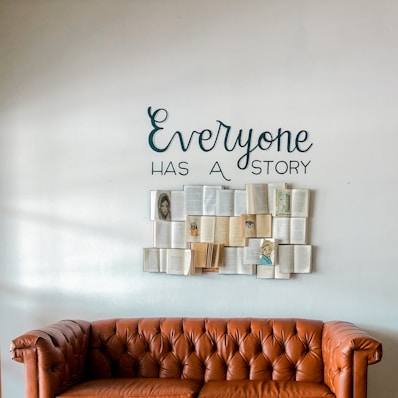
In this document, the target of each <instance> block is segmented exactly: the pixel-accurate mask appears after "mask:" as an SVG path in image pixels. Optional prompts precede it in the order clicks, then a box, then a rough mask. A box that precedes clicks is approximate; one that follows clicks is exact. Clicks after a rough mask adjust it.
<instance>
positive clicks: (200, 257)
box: [190, 242, 209, 268]
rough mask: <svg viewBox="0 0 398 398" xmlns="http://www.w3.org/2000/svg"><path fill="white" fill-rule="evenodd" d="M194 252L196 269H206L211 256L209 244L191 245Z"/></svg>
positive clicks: (194, 243)
mask: <svg viewBox="0 0 398 398" xmlns="http://www.w3.org/2000/svg"><path fill="white" fill-rule="evenodd" d="M190 249H191V251H192V253H191V256H192V265H193V267H195V268H206V267H207V260H208V255H209V243H201V242H193V243H191V244H190Z"/></svg>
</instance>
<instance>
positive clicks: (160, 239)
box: [153, 221, 187, 249]
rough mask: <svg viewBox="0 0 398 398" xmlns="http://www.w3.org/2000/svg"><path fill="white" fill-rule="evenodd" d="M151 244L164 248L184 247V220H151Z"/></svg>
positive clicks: (185, 245)
mask: <svg viewBox="0 0 398 398" xmlns="http://www.w3.org/2000/svg"><path fill="white" fill-rule="evenodd" d="M153 245H154V247H158V248H164V249H167V248H179V249H184V248H186V247H187V244H186V241H185V222H183V221H153Z"/></svg>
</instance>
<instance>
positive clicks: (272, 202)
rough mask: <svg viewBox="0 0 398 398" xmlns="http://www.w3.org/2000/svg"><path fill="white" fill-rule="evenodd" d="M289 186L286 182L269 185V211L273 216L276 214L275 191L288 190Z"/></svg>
mask: <svg viewBox="0 0 398 398" xmlns="http://www.w3.org/2000/svg"><path fill="white" fill-rule="evenodd" d="M286 188H287V184H286V183H285V182H273V183H269V184H268V211H269V213H271V214H272V215H274V216H275V215H276V213H275V191H276V190H277V189H286Z"/></svg>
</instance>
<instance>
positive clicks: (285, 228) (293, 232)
mask: <svg viewBox="0 0 398 398" xmlns="http://www.w3.org/2000/svg"><path fill="white" fill-rule="evenodd" d="M307 220H308V219H307V218H305V217H273V219H272V237H273V238H274V239H278V240H279V243H281V244H306V243H307V240H308V237H307V235H308V229H307Z"/></svg>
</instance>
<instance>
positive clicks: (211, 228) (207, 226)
mask: <svg viewBox="0 0 398 398" xmlns="http://www.w3.org/2000/svg"><path fill="white" fill-rule="evenodd" d="M200 228H201V229H200V231H199V237H200V242H208V243H213V242H214V234H215V230H216V217H214V216H202V218H201V220H200Z"/></svg>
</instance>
